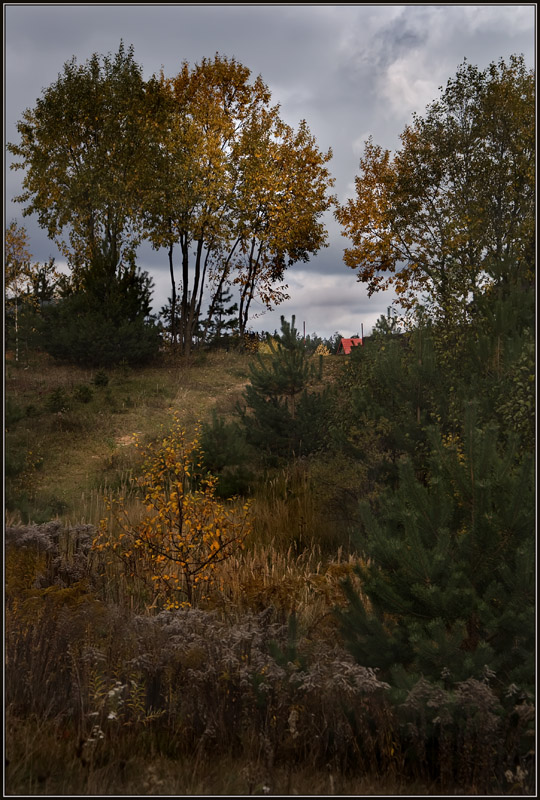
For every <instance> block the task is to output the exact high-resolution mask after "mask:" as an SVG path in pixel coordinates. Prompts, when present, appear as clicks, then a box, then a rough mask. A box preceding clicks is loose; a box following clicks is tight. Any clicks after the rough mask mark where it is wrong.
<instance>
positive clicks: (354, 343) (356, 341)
mask: <svg viewBox="0 0 540 800" xmlns="http://www.w3.org/2000/svg"><path fill="white" fill-rule="evenodd" d="M363 344H364V340H363V339H362V338H360V337H357V338H356V337H355V338H353V339H342V340H341V342H340V343H339V347H338V354H339V353H345V355H346V356H348V355H349V353H350V352H351V350H352V348H353V347H362V346H363Z"/></svg>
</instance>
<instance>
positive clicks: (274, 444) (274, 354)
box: [241, 316, 329, 461]
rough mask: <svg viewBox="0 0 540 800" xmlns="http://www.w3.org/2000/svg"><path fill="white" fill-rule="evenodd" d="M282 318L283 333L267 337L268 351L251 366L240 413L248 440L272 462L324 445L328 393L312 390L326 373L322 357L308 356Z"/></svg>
mask: <svg viewBox="0 0 540 800" xmlns="http://www.w3.org/2000/svg"><path fill="white" fill-rule="evenodd" d="M294 322H295V318H294V316H293V318H292V323H288V322H287V321H286V320H285V318H284V317H281V334H276V335H274V336H273V337H268V338H267V341H268V345H269V348H270V354H269V355H268V356H262V355H260V354H258V356H257V359H256V360H255V362H254V363H252V364H251V365H250V377H251V382H250V384H248V386H247V387H246V390H245V392H244V400H245V402H246V408H244V409H243V410H241V418H242V422H243V425H244V429H245V431H246V437H247V440H248V442H249V443H250V444H252V445H253V446H255V447H257V448H258V450H259V452H260V453H261V455H262V456H263V457H265V458H266V460H268V461H272V460H274V461H275V460H276V459H280V458H289V457H294V456H300V455H307V454H308V453H310V452H313V451H314V450H316V449H318V448H319V447H321V446H323V445H324V440H325V436H324V433H323V431H324V430H325V426H324V425H323V424H322V423H323V419H324V417H325V414H326V412H327V408H328V402H329V398H328V392H309V391H308V387H309V386H310V385H311V384H313V383H314V382H316V381H320V380H321V378H322V358H320V359H319V365H318V366H316V365H315V364H314V362H313V360H310V359H309V357H308V355H307V353H306V350H305V348H304V345H303V342H302V340H301V339H299V337H298V332H297V330H296V328H295V327H294Z"/></svg>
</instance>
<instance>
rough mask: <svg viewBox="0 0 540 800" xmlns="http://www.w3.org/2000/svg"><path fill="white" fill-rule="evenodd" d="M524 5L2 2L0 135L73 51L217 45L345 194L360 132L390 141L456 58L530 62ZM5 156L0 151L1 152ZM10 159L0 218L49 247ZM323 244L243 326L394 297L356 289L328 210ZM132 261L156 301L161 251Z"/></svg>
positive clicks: (37, 251)
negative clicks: (305, 131)
mask: <svg viewBox="0 0 540 800" xmlns="http://www.w3.org/2000/svg"><path fill="white" fill-rule="evenodd" d="M535 11H536V9H535V5H533V4H528V5H525V4H523V5H514V4H513V5H510V4H491V5H470V4H467V5H463V4H453V5H448V4H444V5H443V4H433V5H412V4H411V5H382V4H378V5H361V4H353V5H351V4H345V5H339V4H334V5H309V4H304V5H295V4H287V5H279V4H273V5H265V4H257V5H249V4H242V5H237V4H208V5H204V4H198V5H186V4H152V5H147V4H137V5H135V4H134V5H131V4H123V5H117V4H97V3H96V4H80V5H70V4H69V3H67V4H62V5H59V4H36V3H34V4H22V3H19V4H10V3H7V4H4V90H5V101H4V114H5V126H4V130H5V134H4V135H5V139H6V141H8V142H14V141H17V137H18V135H17V131H16V123H17V121H18V120H19V119H20V118H21V114H22V112H23V111H24V109H26V108H29V107H33V106H34V105H35V102H36V100H37V98H38V97H39V96H40V95H41V92H42V90H43V89H45V88H46V87H48V86H49V85H50V84H51V83H53V82H54V81H55V80H56V78H57V77H58V74H59V73H60V72H61V71H62V68H63V65H64V63H65V62H66V61H68V60H69V59H71V57H72V56H75V57H76V58H77V61H79V62H84V61H86V59H88V58H89V57H90V56H91V55H92V54H93V53H98V54H107V53H114V52H116V50H117V49H118V45H119V42H120V40H121V39H122V40H123V41H124V43H125V45H126V46H127V45H131V44H132V45H133V46H134V50H135V59H136V61H137V62H138V63H139V64H140V65H141V67H142V68H143V72H144V75H145V77H149V76H150V75H152V74H154V73H157V72H159V70H160V69H161V67H163V69H164V72H165V74H166V75H167V76H173V75H175V74H177V73H178V71H179V70H180V66H181V64H182V62H183V61H188V62H190V63H191V64H195V63H197V62H199V61H200V60H201V59H202V58H204V57H209V58H211V57H213V56H214V54H215V53H220V54H221V55H223V56H227V57H229V58H232V57H234V58H235V59H236V60H237V61H240V62H241V63H243V64H244V65H245V66H247V67H248V68H249V69H250V70H251V72H252V74H253V77H255V76H256V75H261V76H262V78H263V80H264V81H265V83H266V84H267V85H268V87H269V88H270V90H271V92H272V101H273V103H279V104H280V106H281V113H282V117H283V119H284V120H285V121H286V122H287V123H289V124H290V125H292V126H293V127H296V126H297V125H298V122H299V121H300V120H301V119H305V120H306V121H307V123H308V126H309V128H310V130H311V131H312V133H313V134H314V135H315V136H316V138H317V141H318V144H319V147H320V148H321V149H322V150H327V149H328V148H330V147H331V148H332V150H333V153H334V156H333V159H332V161H331V162H330V169H331V171H332V174H333V176H334V178H335V181H336V183H335V187H334V191H335V193H336V195H337V197H338V200H339V201H340V202H343V201H344V200H346V199H347V198H348V197H350V196H352V195H353V182H354V177H355V175H356V174H357V173H358V169H359V159H360V156H361V154H362V152H363V145H364V142H365V140H366V139H367V138H368V137H369V136H370V135H372V136H373V138H374V141H375V142H376V143H377V144H380V145H382V146H383V147H385V148H389V149H391V150H395V149H396V148H397V147H398V146H399V134H400V133H401V131H402V130H403V128H404V127H405V125H406V124H407V123H408V122H409V121H410V120H411V115H412V113H413V112H415V111H416V112H417V113H420V114H422V113H423V111H424V109H425V107H426V106H427V105H428V104H429V103H430V102H431V101H433V100H435V99H436V98H437V97H438V95H439V87H440V86H444V85H445V84H446V82H447V80H448V79H449V78H450V77H452V76H454V75H455V73H456V70H457V68H458V66H459V65H460V64H461V63H462V62H463V59H464V58H466V59H467V60H468V61H469V62H470V63H472V64H476V65H478V66H479V67H480V68H484V67H486V66H487V65H488V64H489V63H490V62H492V61H496V60H498V59H499V58H501V57H502V58H505V59H507V58H508V57H509V56H510V55H511V54H512V53H523V54H524V56H525V59H526V63H527V65H528V66H529V67H533V66H534V65H535V23H536V20H535ZM8 165H9V160H8ZM20 180H21V173H20V172H6V178H5V184H4V187H5V222H6V223H7V224H9V222H10V221H11V220H12V219H17V220H18V221H20V222H21V224H24V225H25V226H26V228H27V231H28V233H29V236H30V242H31V248H30V249H31V251H32V254H33V256H34V258H35V259H36V260H38V261H45V260H47V259H48V258H49V256H51V255H52V256H55V257H56V258H57V263H59V264H60V263H61V262H62V259H61V258H60V257H59V255H58V253H57V251H56V248H55V246H54V244H53V243H52V242H50V241H49V240H48V239H47V236H46V233H45V231H43V230H41V229H40V228H39V226H38V225H37V223H36V221H35V220H34V219H32V218H26V219H24V220H23V219H22V215H21V208H20V206H18V205H17V204H14V203H12V198H13V197H14V196H15V195H17V194H18V193H19V191H20ZM326 221H327V227H328V231H329V247H328V248H325V249H324V250H322V251H321V252H320V253H319V254H318V255H317V256H315V257H313V258H312V259H311V261H310V262H309V263H308V264H298V265H296V266H295V267H293V268H291V269H290V270H289V271H288V273H287V282H288V285H289V294H290V296H291V298H290V300H288V301H287V302H285V303H283V304H282V305H281V306H279V308H278V309H277V310H276V311H274V312H272V313H269V312H266V313H262V312H264V309H263V308H262V307H257V308H254V312H259V313H260V316H257V317H256V318H254V319H253V320H252V328H253V329H254V330H263V329H264V330H270V331H273V330H274V328H276V327H279V317H280V315H281V314H285V315H286V316H287V318H290V317H291V315H292V314H295V315H296V322H297V327H298V328H299V329H300V330H301V329H302V326H303V323H305V325H306V331H307V332H308V333H311V332H317V333H318V334H319V335H321V336H330V335H332V334H333V333H334V332H335V331H340V332H341V333H342V334H343V335H352V334H355V333H357V332H359V331H360V329H361V325H362V324H363V326H364V333H366V334H367V333H369V331H370V330H371V327H372V325H373V324H374V322H375V321H376V320H377V318H378V317H379V316H380V314H381V313H386V309H387V307H388V306H389V304H390V302H391V300H392V296H391V295H383V294H382V293H381V294H379V295H374V296H373V297H372V298H368V297H367V293H366V290H365V288H364V286H363V285H362V284H360V283H358V282H357V281H356V278H355V273H354V272H353V271H352V270H350V269H349V268H348V267H346V266H345V265H344V264H343V261H342V256H343V249H344V247H346V245H347V242H346V240H345V239H344V238H343V237H342V236H341V234H340V230H339V226H338V225H337V224H336V223H335V221H334V220H333V218H332V216H331V215H329V216H328V217H327V220H326ZM139 263H140V266H141V267H142V268H144V269H147V270H148V271H149V273H150V274H151V275H152V277H153V279H154V283H155V292H154V305H155V307H156V309H159V308H160V307H161V306H162V305H163V304H164V303H165V301H166V299H167V296H168V292H169V284H168V280H169V278H168V270H167V261H166V254H165V252H161V253H154V252H153V251H152V250H151V249H150V248H143V249H141V251H140V254H139Z"/></svg>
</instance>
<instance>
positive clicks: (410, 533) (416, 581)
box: [341, 407, 535, 687]
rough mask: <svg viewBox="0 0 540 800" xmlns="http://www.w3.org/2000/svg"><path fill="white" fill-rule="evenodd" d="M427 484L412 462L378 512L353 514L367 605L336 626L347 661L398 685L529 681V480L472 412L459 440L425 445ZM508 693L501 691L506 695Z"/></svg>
mask: <svg viewBox="0 0 540 800" xmlns="http://www.w3.org/2000/svg"><path fill="white" fill-rule="evenodd" d="M432 445H433V451H432V456H431V463H430V465H429V467H430V468H429V479H428V481H427V484H426V483H425V482H424V481H420V480H418V478H417V477H416V476H415V474H414V470H413V468H412V465H411V462H410V461H407V462H405V463H403V464H401V465H400V470H399V485H398V487H397V489H395V490H394V491H392V490H388V491H387V492H386V493H385V495H384V496H383V497H382V498H381V501H380V507H379V509H378V513H375V512H374V511H373V509H370V508H369V507H367V506H364V508H363V534H364V537H365V538H364V542H363V550H364V558H365V561H364V566H362V567H361V568H360V569H359V574H360V575H361V578H362V581H363V584H362V585H363V592H364V593H365V596H366V597H367V602H365V601H363V600H362V599H360V597H359V596H358V595H356V594H355V592H354V591H353V590H352V588H351V587H349V589H348V592H349V598H350V600H351V605H350V608H349V609H348V611H347V612H346V613H344V614H342V615H341V620H342V624H343V630H344V635H345V638H346V640H347V642H348V646H349V648H350V650H351V652H352V653H353V654H354V656H355V657H356V658H357V660H358V661H359V662H360V663H362V664H364V665H366V666H373V667H379V668H381V669H382V670H383V671H384V673H385V674H386V675H387V676H388V677H389V678H393V679H394V680H395V681H398V675H399V674H400V673H401V674H403V673H405V674H408V675H409V677H410V679H412V678H413V677H416V678H417V677H418V676H419V674H422V675H423V676H424V677H426V678H428V679H432V680H438V679H440V678H441V675H442V674H445V675H447V676H448V677H449V678H450V679H451V680H454V681H459V680H465V679H467V678H469V677H475V678H481V677H482V674H483V670H484V668H485V667H486V666H488V667H489V668H490V669H491V670H493V671H494V672H495V674H496V676H497V678H498V680H500V681H505V682H510V681H512V682H514V683H516V684H519V685H521V686H522V687H530V686H531V685H532V682H533V677H534V631H535V627H534V599H535V578H534V502H533V500H534V478H533V470H532V463H531V462H530V461H529V460H528V459H522V460H521V463H518V460H517V459H516V451H515V449H514V448H513V447H511V446H510V445H508V444H506V445H505V446H503V445H502V444H501V442H500V437H499V436H498V430H497V428H496V427H495V426H494V425H490V426H485V427H483V428H479V427H477V425H476V420H475V416H474V413H473V409H472V407H471V408H469V410H468V413H467V420H466V424H465V429H464V435H463V438H462V439H460V438H459V437H454V438H452V437H443V436H441V435H440V434H435V433H434V434H433V437H432ZM505 685H507V683H506V684H505Z"/></svg>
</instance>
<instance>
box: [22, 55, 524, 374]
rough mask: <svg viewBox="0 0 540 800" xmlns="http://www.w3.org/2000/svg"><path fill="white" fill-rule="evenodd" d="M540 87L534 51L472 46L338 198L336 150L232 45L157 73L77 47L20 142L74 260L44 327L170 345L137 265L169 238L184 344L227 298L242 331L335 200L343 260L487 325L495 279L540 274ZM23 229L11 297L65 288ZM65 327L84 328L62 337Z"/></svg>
mask: <svg viewBox="0 0 540 800" xmlns="http://www.w3.org/2000/svg"><path fill="white" fill-rule="evenodd" d="M534 103H535V99H534V74H533V72H532V71H530V70H527V68H526V66H525V62H524V59H523V57H522V56H512V57H511V58H510V59H509V61H508V62H505V61H504V60H502V59H501V60H499V61H498V62H493V63H492V64H490V65H489V66H488V67H487V68H486V69H484V70H481V69H479V68H478V67H476V66H473V65H471V64H469V63H467V62H466V61H465V62H464V63H463V64H462V65H461V66H460V67H459V69H458V71H457V74H456V76H455V77H454V78H452V79H450V80H449V81H448V83H447V85H446V87H445V88H444V89H442V88H441V94H440V97H439V99H438V100H436V101H435V102H433V103H432V104H431V105H429V106H428V108H427V109H426V113H425V114H424V116H420V115H418V114H416V115H414V116H413V120H412V122H411V124H410V125H408V126H407V127H406V128H405V130H404V131H403V133H402V134H401V147H400V149H398V150H397V151H396V152H395V153H394V154H391V153H390V151H388V150H384V149H383V148H381V147H380V146H378V145H376V144H375V143H374V142H373V141H372V139H370V140H368V142H367V144H366V146H365V152H364V156H363V158H362V159H361V161H360V174H359V176H357V178H356V180H355V196H354V197H353V198H351V199H350V200H347V201H345V202H344V203H343V204H339V203H338V202H337V200H336V198H335V197H334V196H332V195H330V194H329V190H330V189H331V187H332V186H333V183H334V181H333V179H332V177H331V175H330V172H329V169H328V163H329V161H330V159H331V157H332V153H331V151H330V150H329V151H328V152H326V153H323V152H321V151H320V149H319V148H318V146H317V142H316V140H315V137H314V136H313V135H312V133H311V132H310V130H309V128H308V125H307V123H306V122H305V121H301V122H300V123H299V125H298V128H297V129H296V130H294V129H293V128H292V127H290V126H288V125H286V124H285V123H284V122H283V120H282V119H281V117H280V109H279V106H278V105H273V104H272V102H271V94H270V91H269V89H268V87H267V86H266V85H265V83H264V82H263V80H262V78H261V77H257V78H255V79H252V78H251V75H250V71H249V70H248V69H247V68H246V67H245V66H243V65H242V64H240V63H238V62H237V61H235V60H234V59H228V58H226V57H223V56H221V55H219V54H216V55H215V56H214V58H212V59H208V58H204V59H203V60H202V61H201V62H200V63H199V64H196V65H195V66H193V67H191V66H190V65H189V64H188V63H187V62H185V63H183V64H182V68H181V70H180V72H179V73H178V75H176V76H174V77H172V78H168V77H166V76H165V74H164V73H163V71H162V72H161V73H160V74H159V75H153V76H151V77H150V78H149V79H148V80H145V79H144V78H143V74H142V69H141V67H140V66H139V65H138V64H137V63H136V61H135V57H134V52H133V48H132V47H130V48H127V49H126V48H125V47H124V44H123V43H121V44H120V47H119V49H118V52H117V53H116V54H115V55H110V54H109V55H107V56H99V55H97V54H94V55H93V56H92V57H91V58H90V59H89V60H88V61H86V62H85V63H84V64H78V63H77V62H76V60H75V58H73V59H72V60H71V61H69V62H67V63H66V64H65V65H64V67H63V71H62V72H61V73H60V74H59V76H58V80H57V81H56V82H55V83H54V84H52V85H51V86H49V87H48V88H47V89H45V90H44V91H43V93H42V95H41V97H40V98H39V99H38V100H37V102H36V105H35V106H34V107H33V108H31V109H27V110H26V111H25V112H24V113H23V115H22V118H21V120H20V121H19V122H18V125H17V130H18V133H19V137H20V138H19V141H18V143H10V144H8V150H9V152H11V153H12V154H13V155H14V156H15V157H16V161H15V163H14V164H13V168H14V169H21V170H24V179H23V193H22V194H21V195H20V196H19V197H17V198H15V199H16V200H17V201H18V202H21V203H23V204H24V209H23V214H24V215H30V214H36V215H37V218H38V221H39V224H40V225H41V226H42V227H43V228H44V229H45V230H46V231H47V233H48V236H49V237H50V238H51V239H52V240H53V241H55V242H56V244H57V245H58V247H59V248H60V251H61V252H62V253H63V255H64V256H65V257H66V259H67V262H68V266H69V268H70V274H69V277H68V278H65V277H64V278H63V279H62V280H61V281H60V283H58V285H57V286H56V292H57V293H60V294H61V296H62V297H63V303H62V304H61V307H59V308H55V309H54V310H52V311H50V316H51V317H54V321H53V323H51V324H49V325H48V326H47V329H46V335H44V336H43V337H42V339H45V340H47V341H50V343H51V349H52V351H53V354H54V355H56V356H58V357H62V356H63V355H65V354H66V350H69V349H70V347H71V345H69V346H68V345H66V341H69V342H72V341H75V340H77V339H81V347H80V349H81V350H84V347H85V343H86V344H88V342H87V341H86V340H90V341H95V339H96V337H97V338H98V339H100V340H101V341H102V344H103V346H104V347H105V346H106V343H107V342H109V343H110V342H116V345H115V347H114V348H113V351H115V352H116V351H118V352H120V351H122V349H123V351H124V353H126V352H129V350H130V348H129V347H128V348H127V349H126V341H127V342H130V341H132V340H133V337H134V336H135V335H136V337H137V338H138V340H139V341H140V342H141V347H140V348H139V349H140V352H139V353H138V354H137V353H134V360H136V359H137V357H140V358H141V359H142V360H144V357H145V354H146V355H147V354H148V353H150V352H153V348H154V347H155V343H156V340H157V337H156V335H155V331H152V325H151V324H150V323H151V314H150V308H151V294H152V287H153V284H152V280H151V278H150V277H149V276H148V275H147V274H146V273H144V272H141V270H140V269H139V268H138V267H137V264H136V255H137V249H138V247H139V245H140V244H141V242H142V241H143V240H145V241H148V242H150V243H151V245H152V246H153V247H154V248H155V249H156V250H159V251H160V252H163V253H164V254H166V258H167V263H168V268H169V273H170V297H169V299H168V304H167V307H166V308H164V309H162V320H163V322H164V325H165V327H166V328H167V333H168V336H169V338H170V339H171V341H172V342H173V343H174V344H177V345H178V347H179V348H180V350H181V352H183V353H185V354H189V352H190V349H191V347H192V343H193V340H194V337H195V336H197V338H198V339H199V340H203V341H204V340H205V339H206V340H207V339H208V338H209V337H210V336H212V335H215V333H216V330H219V329H220V328H221V329H223V315H224V314H225V313H226V314H227V315H229V317H232V319H231V320H230V322H232V324H233V325H234V328H235V330H237V331H238V333H239V334H240V336H242V335H243V334H244V332H245V331H246V330H247V328H248V323H249V319H250V310H251V307H252V303H253V301H254V300H257V302H258V303H260V304H262V305H263V306H264V307H266V308H272V307H273V306H275V305H277V304H279V303H280V302H281V301H282V300H284V299H285V298H286V297H287V293H286V292H287V286H286V284H285V283H284V280H285V273H286V270H287V268H288V267H290V266H291V265H292V264H294V263H296V262H298V261H308V260H309V258H310V257H311V256H312V255H313V254H315V253H317V252H318V251H319V250H320V249H321V248H322V247H324V246H326V245H327V232H326V229H325V226H324V222H323V219H322V217H323V215H324V213H325V212H327V211H328V210H330V209H332V210H333V212H334V214H335V217H336V219H337V220H338V222H339V223H340V224H341V226H342V230H343V234H344V236H346V237H347V238H348V240H349V242H350V245H349V246H348V247H347V248H346V249H345V253H344V262H345V264H347V265H348V266H349V267H351V268H352V269H354V270H356V271H357V273H358V280H359V281H360V282H363V283H365V284H366V286H367V289H368V293H369V295H372V294H373V293H374V292H377V291H379V290H381V289H386V288H390V287H391V288H393V289H394V290H395V292H396V294H397V298H398V304H399V305H400V306H401V309H402V310H403V312H404V314H405V316H406V318H407V320H408V322H409V323H410V324H412V325H414V324H416V320H417V319H418V315H419V314H423V315H427V316H429V318H431V319H438V320H442V321H444V322H445V323H446V324H459V323H460V322H467V321H470V320H471V319H472V317H473V316H474V314H475V309H476V308H477V307H478V304H479V303H481V302H482V298H483V297H484V296H485V295H486V294H487V293H489V292H494V291H499V290H501V291H506V290H508V289H509V287H511V286H518V287H521V288H523V289H527V288H530V287H531V286H532V285H533V282H534V250H535V225H534V213H535V212H534V176H535V155H534V153H535V141H534V140H535V125H534V119H535V117H534ZM6 239H7V245H8V246H7V249H6V256H7V268H8V269H7V275H8V289H9V290H10V292H11V295H15V296H17V294H18V293H20V291H21V286H22V285H23V284H25V285H26V293H27V294H28V292H34V294H35V291H40V292H41V296H42V298H43V297H44V296H46V295H47V296H48V297H49V298H50V296H51V294H52V291H53V287H54V282H55V280H57V279H58V276H54V268H53V266H52V265H51V264H49V265H48V267H45V268H44V267H40V270H41V271H40V277H39V279H37V278H36V277H35V275H34V277H32V275H30V274H29V272H28V269H29V266H30V260H29V257H28V256H29V253H28V242H27V239H26V238H25V231H24V229H22V230H21V229H18V228H17V226H15V227H13V226H10V228H9V230H8V232H7V235H6ZM37 271H39V270H37ZM31 272H32V270H31ZM33 273H36V274H37V272H36V269H34V270H33ZM25 276H26V277H25ZM53 277H54V280H53ZM34 279H36V280H38V283H39V287H40V288H39V289H37V285H36V286H34V283H33V281H34ZM231 291H234V292H235V294H236V297H237V302H236V303H235V304H234V305H232V295H231ZM227 304H231V305H229V306H228V308H227ZM41 305H43V303H41ZM74 321H75V322H74ZM122 326H123V332H122V334H121V335H120V334H119V330H120V329H121V328H122ZM60 329H62V330H65V331H69V335H67V334H66V337H65V338H64V339H63V340H62V341H57V340H58V339H59V338H60V337H59V335H58V333H55V332H58V331H59V330H60ZM83 330H86V334H85V335H84V336H83V334H82V333H81V331H83ZM100 330H101V331H104V332H105V334H104V335H103V336H99V333H98V332H99V331H100ZM85 337H86V338H85ZM145 343H146V344H145ZM94 349H95V348H94ZM106 349H107V348H106ZM110 349H111V348H110V347H109V350H110ZM111 357H112V356H111Z"/></svg>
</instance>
